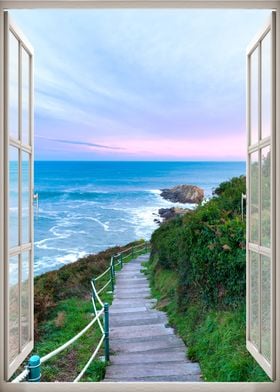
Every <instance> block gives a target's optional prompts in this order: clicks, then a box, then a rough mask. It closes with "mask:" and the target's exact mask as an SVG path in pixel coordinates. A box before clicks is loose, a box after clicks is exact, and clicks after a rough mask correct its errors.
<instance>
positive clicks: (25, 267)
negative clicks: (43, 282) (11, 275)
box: [21, 252, 30, 348]
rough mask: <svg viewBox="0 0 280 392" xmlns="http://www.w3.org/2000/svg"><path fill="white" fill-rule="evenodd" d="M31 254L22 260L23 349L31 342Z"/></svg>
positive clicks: (23, 256)
mask: <svg viewBox="0 0 280 392" xmlns="http://www.w3.org/2000/svg"><path fill="white" fill-rule="evenodd" d="M29 259H30V252H25V253H23V254H22V258H21V260H22V261H21V262H22V264H21V268H22V270H21V345H22V348H23V347H24V346H25V345H26V344H27V343H28V342H29V340H30V324H29V322H30V269H29V265H30V264H29Z"/></svg>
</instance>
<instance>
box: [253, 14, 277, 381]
mask: <svg viewBox="0 0 280 392" xmlns="http://www.w3.org/2000/svg"><path fill="white" fill-rule="evenodd" d="M247 66H248V89H247V97H248V101H247V105H248V107H247V114H248V115H247V120H248V121H247V126H248V150H247V152H248V155H247V200H248V204H247V348H248V350H249V352H250V353H251V354H252V355H253V357H254V358H255V359H256V361H257V362H258V363H259V364H260V366H261V367H262V368H263V369H264V370H265V372H266V373H267V374H268V375H269V377H270V378H271V379H274V377H275V352H274V350H275V251H274V248H275V223H274V219H275V75H274V73H275V14H274V13H272V16H271V19H270V20H269V22H268V23H267V25H266V26H265V27H264V29H263V30H262V31H261V32H260V33H259V35H258V36H257V37H256V39H255V40H254V41H253V42H252V44H251V45H250V47H249V49H248V51H247Z"/></svg>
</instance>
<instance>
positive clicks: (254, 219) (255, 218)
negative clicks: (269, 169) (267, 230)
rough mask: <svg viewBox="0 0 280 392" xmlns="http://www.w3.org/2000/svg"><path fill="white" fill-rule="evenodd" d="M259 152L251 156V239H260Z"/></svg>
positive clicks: (252, 240)
mask: <svg viewBox="0 0 280 392" xmlns="http://www.w3.org/2000/svg"><path fill="white" fill-rule="evenodd" d="M258 156H259V154H258V152H254V153H252V154H251V157H250V195H251V200H250V207H251V208H250V241H251V242H255V243H258V241H259V158H258Z"/></svg>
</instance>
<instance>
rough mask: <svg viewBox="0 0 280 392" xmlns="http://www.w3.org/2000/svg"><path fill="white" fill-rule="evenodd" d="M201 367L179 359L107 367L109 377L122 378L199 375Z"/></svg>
mask: <svg viewBox="0 0 280 392" xmlns="http://www.w3.org/2000/svg"><path fill="white" fill-rule="evenodd" d="M199 374H200V368H199V365H198V364H197V363H192V362H185V361H177V362H173V363H172V366H170V363H162V362H160V363H158V362H154V363H153V366H151V364H150V363H142V364H141V363H138V364H130V365H129V364H125V365H109V366H108V367H107V369H106V375H107V377H108V378H116V379H118V378H119V379H122V378H123V377H129V378H133V377H134V378H135V377H159V376H186V375H199Z"/></svg>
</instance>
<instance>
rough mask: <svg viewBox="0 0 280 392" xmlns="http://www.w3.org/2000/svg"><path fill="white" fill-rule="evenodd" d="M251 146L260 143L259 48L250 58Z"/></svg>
mask: <svg viewBox="0 0 280 392" xmlns="http://www.w3.org/2000/svg"><path fill="white" fill-rule="evenodd" d="M250 59H251V60H250V63H251V66H250V73H251V78H250V83H251V86H250V102H251V105H250V119H251V121H250V123H251V127H250V128H251V129H250V144H254V143H256V142H257V141H258V129H259V105H258V97H259V77H258V75H259V72H258V69H259V67H258V62H259V48H257V49H256V50H255V51H254V52H253V53H252V55H251V57H250Z"/></svg>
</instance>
